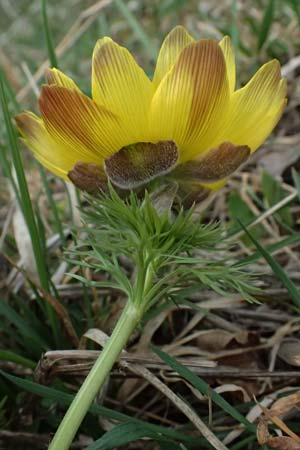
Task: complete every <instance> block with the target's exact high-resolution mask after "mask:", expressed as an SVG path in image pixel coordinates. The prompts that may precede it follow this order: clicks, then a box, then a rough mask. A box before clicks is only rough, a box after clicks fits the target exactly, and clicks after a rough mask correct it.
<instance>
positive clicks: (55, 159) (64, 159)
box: [16, 112, 76, 180]
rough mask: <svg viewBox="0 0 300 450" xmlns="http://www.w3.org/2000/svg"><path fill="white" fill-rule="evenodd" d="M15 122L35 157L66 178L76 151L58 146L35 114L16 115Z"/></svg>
mask: <svg viewBox="0 0 300 450" xmlns="http://www.w3.org/2000/svg"><path fill="white" fill-rule="evenodd" d="M16 122H17V127H18V129H19V131H20V133H21V135H22V137H23V141H24V143H25V144H26V146H27V147H28V148H29V149H30V150H31V151H32V152H33V154H34V156H35V158H36V159H37V160H38V161H40V163H41V164H43V166H45V167H46V168H47V169H48V170H50V172H52V173H54V174H55V175H58V176H59V177H61V178H64V179H66V180H67V179H68V177H67V173H68V171H69V170H70V168H71V167H73V165H74V163H75V162H76V161H75V157H76V152H74V153H72V152H71V151H66V147H59V146H58V145H57V144H56V143H55V142H54V141H53V139H52V138H51V136H50V135H49V134H48V133H47V130H46V129H45V126H44V123H43V121H42V120H41V119H40V118H39V117H37V116H36V115H35V114H33V113H31V112H24V113H21V114H19V115H18V116H17V117H16Z"/></svg>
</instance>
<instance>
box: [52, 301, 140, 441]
mask: <svg viewBox="0 0 300 450" xmlns="http://www.w3.org/2000/svg"><path fill="white" fill-rule="evenodd" d="M142 315H143V310H142V308H141V307H140V308H137V307H136V306H135V305H134V304H133V303H131V302H130V301H129V302H128V303H127V305H126V307H125V309H124V311H123V312H122V315H121V317H120V319H119V321H118V323H117V325H116V327H115V329H114V331H113V333H112V335H111V337H110V339H109V341H108V342H107V344H106V345H105V347H104V349H103V351H102V352H101V355H100V356H99V358H98V359H97V361H96V362H95V365H94V366H93V368H92V370H91V371H90V373H89V375H88V376H87V378H86V379H85V381H84V383H83V384H82V386H81V388H80V390H79V391H78V393H77V395H76V396H75V398H74V400H73V402H72V404H71V406H70V407H69V409H68V411H67V412H66V414H65V417H64V418H63V420H62V422H61V424H60V425H59V427H58V430H57V432H56V434H55V436H54V438H53V440H52V442H51V444H50V447H49V448H48V450H68V449H69V447H70V445H71V443H72V441H73V439H74V437H75V434H76V433H77V430H78V428H79V427H80V424H81V422H82V420H83V419H84V417H85V415H86V413H87V411H88V409H89V407H90V405H91V403H92V402H93V400H94V399H95V397H96V395H97V393H98V392H99V390H100V388H101V387H102V385H103V383H104V381H105V379H106V377H107V375H108V374H109V372H110V370H111V368H112V366H113V365H114V363H115V361H116V360H117V359H118V357H119V355H120V353H121V351H122V349H123V348H124V347H125V345H126V342H127V341H128V339H129V337H130V335H131V333H132V332H133V330H134V329H135V327H136V326H137V324H138V323H139V322H140V320H141V318H142Z"/></svg>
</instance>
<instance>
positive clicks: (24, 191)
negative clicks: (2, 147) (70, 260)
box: [0, 78, 49, 290]
mask: <svg viewBox="0 0 300 450" xmlns="http://www.w3.org/2000/svg"><path fill="white" fill-rule="evenodd" d="M0 101H1V105H2V110H3V115H4V122H5V126H6V130H7V135H8V141H9V145H10V149H11V156H12V161H13V165H14V168H15V171H16V177H17V182H18V187H19V194H20V199H21V204H20V207H21V209H22V212H23V214H24V218H25V221H26V224H27V227H28V231H29V233H30V237H31V242H32V248H33V252H34V256H35V260H36V265H37V270H38V274H39V278H40V282H41V285H42V287H43V288H44V289H46V290H48V288H49V280H48V271H47V268H46V264H45V256H44V254H43V252H42V248H41V245H40V238H39V234H38V229H37V225H36V221H35V218H34V213H33V209H32V204H31V199H30V196H29V191H28V186H27V181H26V178H25V173H24V168H23V165H22V160H21V155H20V150H19V146H18V143H17V136H16V132H15V129H14V127H13V125H12V122H11V117H10V113H9V110H8V104H7V101H6V97H5V91H4V84H3V80H2V78H0Z"/></svg>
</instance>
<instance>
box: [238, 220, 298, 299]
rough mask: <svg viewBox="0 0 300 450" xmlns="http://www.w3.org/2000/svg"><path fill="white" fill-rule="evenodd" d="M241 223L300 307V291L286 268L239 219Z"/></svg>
mask: <svg viewBox="0 0 300 450" xmlns="http://www.w3.org/2000/svg"><path fill="white" fill-rule="evenodd" d="M238 222H239V224H240V225H241V227H242V228H243V230H244V231H245V233H246V234H247V236H248V237H249V238H250V239H251V241H252V242H253V244H254V245H255V246H256V248H257V250H258V251H259V252H260V253H261V254H262V256H263V257H264V258H265V260H266V261H267V263H268V264H269V266H270V267H271V269H272V270H273V272H274V274H275V275H276V276H277V278H278V279H279V280H280V281H281V282H282V284H283V285H284V286H285V287H286V289H287V290H288V292H289V294H290V296H291V297H292V299H293V301H294V303H295V305H296V306H297V308H299V307H300V293H299V291H298V289H297V288H296V286H295V284H294V283H293V281H292V280H291V279H290V278H289V276H288V275H287V273H286V272H285V270H284V269H283V268H282V267H281V266H280V265H279V264H278V263H277V261H275V259H274V258H273V256H272V255H271V253H269V252H268V250H266V249H265V248H264V247H263V246H262V245H261V244H260V243H259V242H258V241H257V240H256V239H255V238H254V237H253V235H252V234H251V233H250V231H248V230H247V228H246V227H245V226H244V225H243V223H242V222H241V221H240V220H238Z"/></svg>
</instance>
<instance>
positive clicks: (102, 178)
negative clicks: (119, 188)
mask: <svg viewBox="0 0 300 450" xmlns="http://www.w3.org/2000/svg"><path fill="white" fill-rule="evenodd" d="M68 177H69V178H70V180H71V181H72V183H73V184H75V186H76V187H78V189H80V190H82V191H86V192H88V193H89V194H92V195H96V194H97V193H99V191H100V190H102V191H105V190H106V188H107V176H106V174H105V172H104V170H103V167H101V166H99V165H97V164H95V163H85V162H82V161H79V162H77V163H76V164H75V166H74V167H73V169H72V170H70V171H69V173H68Z"/></svg>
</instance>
